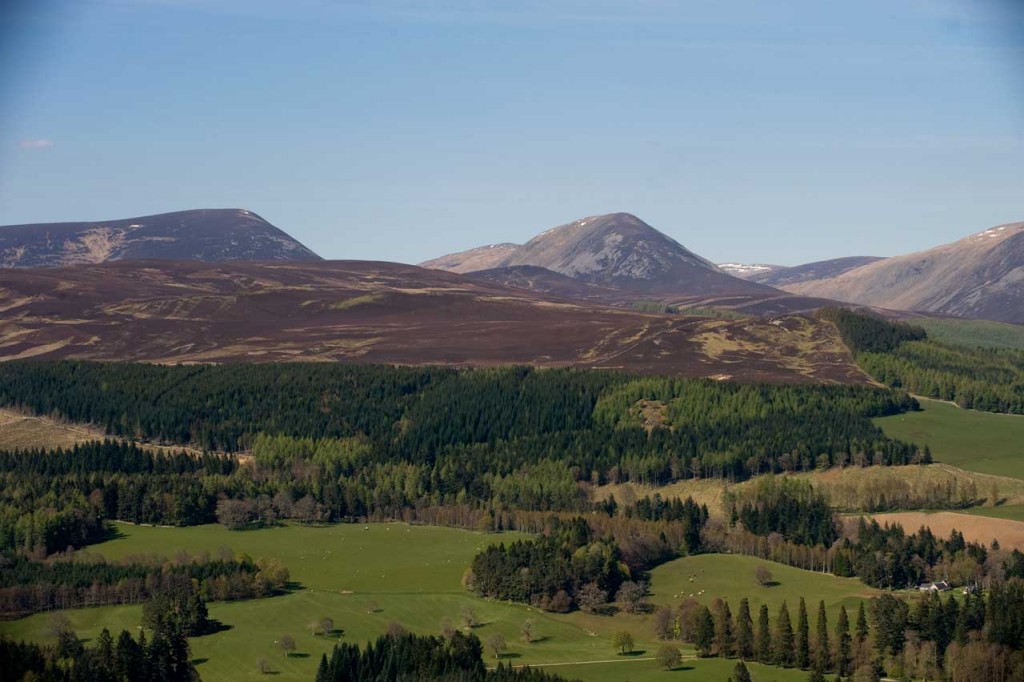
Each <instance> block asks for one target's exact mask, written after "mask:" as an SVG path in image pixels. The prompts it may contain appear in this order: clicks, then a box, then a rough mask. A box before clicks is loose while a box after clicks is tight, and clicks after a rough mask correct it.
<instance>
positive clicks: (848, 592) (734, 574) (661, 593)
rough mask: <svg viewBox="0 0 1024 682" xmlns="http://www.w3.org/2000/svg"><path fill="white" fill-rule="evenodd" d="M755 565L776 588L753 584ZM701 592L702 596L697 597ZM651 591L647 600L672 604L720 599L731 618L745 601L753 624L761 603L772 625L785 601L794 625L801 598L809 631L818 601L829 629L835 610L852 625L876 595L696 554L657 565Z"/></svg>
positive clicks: (826, 578) (853, 583) (852, 581)
mask: <svg viewBox="0 0 1024 682" xmlns="http://www.w3.org/2000/svg"><path fill="white" fill-rule="evenodd" d="M758 566H765V567H766V568H767V569H768V570H769V571H771V573H772V578H773V582H774V583H776V584H774V585H771V586H769V587H762V586H760V585H758V584H757V583H756V581H755V580H754V571H755V570H756V569H757V567H758ZM691 578H693V580H691ZM701 590H703V591H704V594H699V592H700V591H701ZM651 592H652V597H651V601H652V602H654V603H657V604H670V605H672V606H676V605H678V604H679V603H680V602H681V601H683V600H684V599H686V598H688V597H689V596H690V595H691V594H692V595H693V598H694V599H696V600H697V601H699V602H701V603H704V604H710V603H711V601H712V600H714V599H715V598H716V597H721V598H722V599H726V600H728V602H729V607H730V608H731V609H732V612H733V614H735V613H736V611H737V610H738V609H739V603H740V599H742V598H744V597H747V598H748V599H749V600H750V613H751V616H752V617H753V618H754V620H755V621H756V620H757V612H758V609H760V608H761V604H766V605H767V606H768V614H769V615H770V616H771V618H772V622H774V620H775V616H776V614H777V613H778V610H779V606H781V605H782V602H783V600H785V601H786V602H787V605H788V607H789V615H790V617H791V618H792V619H793V621H794V622H795V621H796V614H797V608H798V606H799V603H800V597H803V598H804V599H805V600H807V611H808V614H809V615H810V617H811V624H812V627H813V624H814V618H815V616H816V614H817V609H818V600H820V599H823V600H824V601H825V611H826V613H827V615H828V619H829V623H830V624H831V625H830V627H832V626H834V623H835V622H836V619H837V618H838V617H839V607H840V606H846V610H847V612H848V613H849V614H850V619H851V622H852V619H853V618H854V617H855V616H856V614H857V606H858V604H859V603H860V602H861V601H863V600H865V599H870V598H871V597H874V596H876V595H878V594H881V592H880V591H879V590H876V589H873V588H871V587H868V586H867V585H865V584H864V583H862V582H861V581H860V580H858V579H856V578H837V577H836V576H834V575H830V574H827V573H813V572H811V571H803V570H801V569H799V568H792V567H790V566H785V565H783V564H777V563H773V562H771V561H764V560H763V559H758V558H756V557H750V556H743V555H739V554H699V555H697V556H692V557H683V558H682V559H677V560H676V561H672V562H669V563H667V564H664V565H662V566H659V567H658V568H656V569H654V570H653V571H651Z"/></svg>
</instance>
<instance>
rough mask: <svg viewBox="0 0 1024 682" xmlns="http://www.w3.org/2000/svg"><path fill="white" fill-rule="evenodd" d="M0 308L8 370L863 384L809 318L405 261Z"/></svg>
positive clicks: (252, 266)
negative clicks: (618, 374) (149, 367)
mask: <svg viewBox="0 0 1024 682" xmlns="http://www.w3.org/2000/svg"><path fill="white" fill-rule="evenodd" d="M556 277H562V276H561V275H556ZM567 279H568V278H567ZM572 281H574V282H575V281H576V280H572ZM581 284H582V283H581ZM591 286H597V285H591ZM0 310H2V311H3V315H0V360H12V359H20V358H48V359H56V358H81V359H92V360H130V361H148V362H167V363H182V362H268V361H295V360H306V361H339V362H373V363H395V364H406V365H419V364H450V365H457V366H495V365H509V364H529V365H536V366H544V367H565V366H578V367H597V368H605V369H621V370H628V371H632V372H640V373H648V374H664V375H672V376H706V377H717V378H722V379H725V378H732V379H737V380H742V381H781V382H844V383H864V382H866V381H867V377H866V376H865V375H864V374H863V373H862V372H861V371H860V370H859V369H858V368H857V367H856V365H854V363H853V361H852V359H851V357H850V354H849V352H848V351H847V350H846V348H845V346H843V344H842V342H841V341H840V340H839V338H838V333H837V332H836V330H835V328H834V327H833V326H832V325H830V324H826V323H823V322H818V321H816V320H813V319H809V318H805V317H795V316H790V317H784V318H776V319H773V320H772V321H770V322H769V321H768V320H761V319H757V318H743V319H738V320H733V319H726V320H723V319H715V318H710V317H694V316H683V315H671V314H656V313H644V312H639V311H634V310H625V309H621V308H613V307H609V306H606V305H600V304H597V303H589V302H585V301H580V300H570V299H567V298H560V297H556V296H552V295H547V294H541V293H538V292H535V291H529V290H526V289H521V288H509V287H506V286H502V285H500V284H495V283H491V282H487V281H483V280H480V279H473V278H470V277H466V276H462V275H457V274H453V273H448V272H442V271H440V270H426V269H423V268H417V267H414V266H409V265H399V264H396V263H374V262H365V261H320V262H307V263H294V262H275V263H266V262H264V263H248V262H240V261H239V262H230V263H204V262H199V261H176V262H172V261H159V260H152V261H127V260H126V261H115V262H109V263H101V264H97V265H77V266H73V267H63V268H33V269H27V268H26V269H22V268H11V269H6V270H0Z"/></svg>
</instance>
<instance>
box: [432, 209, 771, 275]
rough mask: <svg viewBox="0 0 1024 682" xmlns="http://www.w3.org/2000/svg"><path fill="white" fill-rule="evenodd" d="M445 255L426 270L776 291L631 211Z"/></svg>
mask: <svg viewBox="0 0 1024 682" xmlns="http://www.w3.org/2000/svg"><path fill="white" fill-rule="evenodd" d="M500 247H501V248H494V247H482V248H479V249H471V250H469V251H464V252H462V253H460V254H453V255H450V256H443V257H441V258H437V259H434V260H430V261H426V262H425V263H422V266H423V267H428V268H436V269H444V270H452V271H455V272H470V271H471V270H468V269H467V268H466V265H467V264H469V263H472V264H474V265H479V266H480V267H479V268H478V269H479V270H494V269H500V268H516V267H522V266H533V267H540V268H545V269H547V270H550V271H552V272H556V273H559V274H561V275H566V276H568V277H572V278H574V279H577V280H582V281H585V282H590V283H593V284H601V285H606V286H614V287H617V288H620V289H629V290H636V291H650V292H658V291H672V292H676V293H679V292H686V291H700V292H702V293H722V292H735V293H744V292H753V291H759V292H761V291H771V290H770V289H768V288H767V287H763V286H760V285H758V284H755V283H752V282H745V281H743V280H741V279H738V278H736V277H733V276H731V275H729V274H727V273H725V272H723V271H722V270H720V269H719V268H718V267H717V266H716V265H714V264H713V263H711V262H710V261H708V260H707V259H705V258H702V257H701V256H699V255H697V254H695V253H694V252H692V251H690V250H689V249H687V248H686V247H684V246H683V245H682V244H680V243H679V242H677V241H675V240H674V239H672V238H671V237H669V236H667V235H665V234H663V233H661V232H659V231H658V230H656V229H654V228H653V227H651V226H650V225H648V224H647V223H645V222H644V221H642V220H641V219H640V218H637V217H636V216H635V215H632V214H630V213H609V214H606V215H597V216H588V217H586V218H581V219H579V220H576V221H574V222H571V223H567V224H565V225H559V226H558V227H553V228H551V229H549V230H546V231H544V232H542V233H540V234H539V235H537V236H536V237H534V238H533V239H531V240H530V241H528V242H527V243H526V244H523V245H522V246H515V245H511V244H502V245H500Z"/></svg>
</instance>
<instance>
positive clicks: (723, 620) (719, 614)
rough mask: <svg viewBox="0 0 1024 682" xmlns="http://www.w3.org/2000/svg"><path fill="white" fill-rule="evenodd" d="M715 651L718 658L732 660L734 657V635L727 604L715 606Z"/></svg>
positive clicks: (721, 603) (720, 602) (730, 612)
mask: <svg viewBox="0 0 1024 682" xmlns="http://www.w3.org/2000/svg"><path fill="white" fill-rule="evenodd" d="M715 606H716V608H715V650H716V652H717V654H718V655H719V656H723V657H725V658H732V657H733V656H735V655H736V635H735V632H736V631H735V628H734V627H733V622H732V611H731V610H730V609H729V602H727V601H718V603H716V604H715Z"/></svg>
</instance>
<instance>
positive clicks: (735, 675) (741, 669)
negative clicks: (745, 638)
mask: <svg viewBox="0 0 1024 682" xmlns="http://www.w3.org/2000/svg"><path fill="white" fill-rule="evenodd" d="M732 679H733V680H735V682H751V679H750V671H749V670H747V666H745V665H743V661H739V662H738V663H737V664H736V667H735V668H733V670H732Z"/></svg>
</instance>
